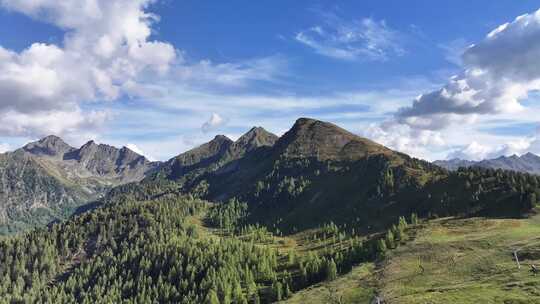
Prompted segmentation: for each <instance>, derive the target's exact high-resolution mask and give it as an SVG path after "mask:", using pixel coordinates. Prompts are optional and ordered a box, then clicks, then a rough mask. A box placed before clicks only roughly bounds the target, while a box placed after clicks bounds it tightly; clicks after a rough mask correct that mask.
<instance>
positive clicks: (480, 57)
mask: <svg viewBox="0 0 540 304" xmlns="http://www.w3.org/2000/svg"><path fill="white" fill-rule="evenodd" d="M538 58H540V10H538V11H536V12H534V13H531V14H526V15H522V16H519V17H517V18H516V19H515V20H514V21H513V22H510V23H506V24H503V25H501V26H499V27H498V28H496V29H495V30H493V31H492V32H490V33H489V34H488V35H487V36H486V37H485V39H484V40H482V41H481V42H480V43H478V44H475V45H472V46H470V47H469V48H467V49H466V50H465V52H464V53H463V55H462V57H461V59H462V64H463V67H464V70H463V71H462V72H461V74H459V75H457V76H454V77H452V78H451V79H450V81H449V82H448V84H447V85H446V86H444V87H443V88H441V89H439V90H437V91H434V92H431V93H428V94H424V95H421V96H419V97H418V98H417V99H416V100H415V101H414V102H413V104H412V106H410V107H406V108H403V109H401V110H400V111H399V112H398V114H397V115H396V117H397V119H398V121H399V122H401V123H404V124H407V125H409V126H412V127H414V128H421V129H442V128H445V127H447V126H449V125H451V124H453V123H456V122H459V123H461V122H463V121H474V118H475V115H486V114H498V113H514V112H519V111H521V110H523V106H522V105H521V104H520V101H521V100H523V99H525V98H526V97H527V96H528V94H529V92H531V91H536V90H540V61H538Z"/></svg>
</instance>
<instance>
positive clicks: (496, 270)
mask: <svg viewBox="0 0 540 304" xmlns="http://www.w3.org/2000/svg"><path fill="white" fill-rule="evenodd" d="M414 232H415V233H416V236H415V238H414V240H412V241H411V242H409V243H407V244H405V245H403V246H401V247H399V248H398V249H396V250H393V251H391V252H390V253H389V254H388V257H387V258H386V259H385V260H384V261H381V262H379V263H378V264H377V265H374V264H366V265H362V266H359V267H356V268H354V270H353V271H352V272H351V273H349V274H347V275H344V276H341V277H340V278H338V279H337V280H335V281H333V282H326V283H322V284H319V285H316V286H313V287H311V288H309V289H306V290H304V291H301V292H298V293H296V294H295V295H294V296H293V297H292V298H290V299H288V300H287V301H285V302H283V303H314V304H318V303H340V304H346V303H347V304H348V303H370V301H371V300H372V299H373V296H374V294H375V293H376V292H378V293H379V294H380V295H381V297H382V299H383V300H384V303H386V304H391V303H396V304H398V303H399V304H408V303H411V304H412V303H415V304H416V303H422V304H423V303H430V304H436V303H441V304H442V303H445V304H446V303H464V304H466V303H471V304H472V303H475V304H476V303H504V304H512V303H540V274H539V275H538V276H535V275H534V274H533V273H532V272H531V271H530V267H531V265H533V264H534V265H540V216H535V217H532V218H530V219H521V220H520V219H482V218H473V219H452V218H445V219H439V220H434V221H430V222H429V223H425V224H423V225H421V226H419V227H417V228H415V229H414ZM514 251H517V254H518V258H519V260H520V265H521V267H520V268H519V269H518V267H517V264H516V262H515V260H514V258H513V252H514Z"/></svg>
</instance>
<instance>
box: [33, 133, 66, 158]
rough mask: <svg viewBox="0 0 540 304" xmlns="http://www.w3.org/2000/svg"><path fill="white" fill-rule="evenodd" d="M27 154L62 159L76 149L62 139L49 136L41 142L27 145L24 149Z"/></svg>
mask: <svg viewBox="0 0 540 304" xmlns="http://www.w3.org/2000/svg"><path fill="white" fill-rule="evenodd" d="M22 150H24V151H25V152H27V153H30V154H32V155H36V156H51V157H61V156H63V155H64V154H65V153H68V152H70V151H72V150H75V148H73V147H71V146H70V145H68V144H67V143H65V142H64V141H63V140H62V139H61V138H60V137H58V136H55V135H49V136H47V137H44V138H42V139H40V140H39V141H36V142H32V143H29V144H27V145H26V146H24V147H23V148H22Z"/></svg>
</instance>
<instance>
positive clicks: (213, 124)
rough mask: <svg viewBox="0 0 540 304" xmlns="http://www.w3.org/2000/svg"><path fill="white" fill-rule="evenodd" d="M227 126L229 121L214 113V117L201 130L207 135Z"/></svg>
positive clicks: (211, 116)
mask: <svg viewBox="0 0 540 304" xmlns="http://www.w3.org/2000/svg"><path fill="white" fill-rule="evenodd" d="M225 124H227V119H225V118H223V117H221V116H220V115H219V114H217V113H212V115H210V119H208V121H206V122H205V123H204V124H203V125H202V126H201V130H202V131H203V132H204V133H207V132H210V131H212V130H215V129H217V128H219V127H222V126H224V125H225Z"/></svg>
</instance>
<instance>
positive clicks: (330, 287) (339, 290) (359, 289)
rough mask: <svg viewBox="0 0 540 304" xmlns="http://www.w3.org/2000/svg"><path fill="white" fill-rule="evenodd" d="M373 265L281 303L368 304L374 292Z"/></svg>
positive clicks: (309, 289) (312, 288) (300, 293)
mask: <svg viewBox="0 0 540 304" xmlns="http://www.w3.org/2000/svg"><path fill="white" fill-rule="evenodd" d="M374 268H375V265H374V264H371V263H369V264H364V265H362V266H359V267H355V268H354V269H353V271H351V272H350V273H348V274H346V275H343V276H341V277H339V278H338V279H336V280H334V281H332V282H326V283H321V284H317V285H314V286H312V287H310V288H307V289H305V290H302V291H300V292H297V293H295V294H294V295H293V296H292V297H291V298H289V299H287V300H286V301H282V302H281V303H288V304H304V303H310V304H334V303H335V304H344V303H370V301H371V299H373V296H374V293H375V290H376V284H377V282H376V280H375V276H373V272H374Z"/></svg>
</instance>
